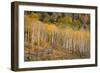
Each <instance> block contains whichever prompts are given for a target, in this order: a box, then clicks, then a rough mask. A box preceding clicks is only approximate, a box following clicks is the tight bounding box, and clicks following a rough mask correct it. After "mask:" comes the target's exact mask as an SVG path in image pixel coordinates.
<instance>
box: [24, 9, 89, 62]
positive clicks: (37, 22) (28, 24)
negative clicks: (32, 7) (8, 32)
mask: <svg viewBox="0 0 100 73" xmlns="http://www.w3.org/2000/svg"><path fill="white" fill-rule="evenodd" d="M85 58H90V15H89V14H80V13H57V12H32V11H25V12H24V60H25V61H44V60H65V59H85Z"/></svg>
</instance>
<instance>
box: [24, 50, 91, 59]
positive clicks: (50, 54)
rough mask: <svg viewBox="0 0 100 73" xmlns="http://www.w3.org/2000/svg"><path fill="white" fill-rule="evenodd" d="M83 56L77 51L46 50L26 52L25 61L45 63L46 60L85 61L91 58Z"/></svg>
mask: <svg viewBox="0 0 100 73" xmlns="http://www.w3.org/2000/svg"><path fill="white" fill-rule="evenodd" d="M86 54H87V53H86ZM86 54H85V53H84V54H82V53H80V52H79V50H78V49H77V50H76V51H72V50H69V51H68V50H66V49H51V48H49V49H44V50H39V51H32V50H29V49H28V50H25V52H24V60H25V61H44V60H66V59H84V58H89V57H90V56H89V54H87V55H86Z"/></svg>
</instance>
